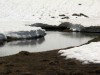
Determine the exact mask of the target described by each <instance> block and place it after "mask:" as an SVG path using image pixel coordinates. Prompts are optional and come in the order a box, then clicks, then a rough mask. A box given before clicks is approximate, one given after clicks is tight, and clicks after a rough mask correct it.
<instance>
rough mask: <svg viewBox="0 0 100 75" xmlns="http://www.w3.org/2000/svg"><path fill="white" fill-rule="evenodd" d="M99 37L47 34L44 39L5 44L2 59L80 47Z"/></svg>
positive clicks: (0, 52)
mask: <svg viewBox="0 0 100 75" xmlns="http://www.w3.org/2000/svg"><path fill="white" fill-rule="evenodd" d="M97 36H99V35H98V34H97V33H76V32H53V31H52V32H47V35H46V36H45V37H44V38H40V39H35V40H20V41H12V42H5V43H4V44H3V45H1V46H0V57H2V56H8V55H13V54H16V53H18V52H20V51H29V52H43V51H49V50H53V49H59V48H66V47H70V46H78V45H81V44H84V43H86V42H88V41H89V40H91V39H93V38H95V37H97Z"/></svg>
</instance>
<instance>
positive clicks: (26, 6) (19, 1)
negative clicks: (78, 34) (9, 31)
mask: <svg viewBox="0 0 100 75" xmlns="http://www.w3.org/2000/svg"><path fill="white" fill-rule="evenodd" d="M99 6H100V0H0V21H4V22H5V21H9V22H12V21H13V22H14V21H24V22H26V21H27V22H30V23H46V24H50V25H59V24H60V23H62V22H71V23H74V24H82V25H85V26H90V25H100V14H99V13H100V9H99ZM80 13H81V14H84V15H87V16H88V18H87V17H85V16H78V17H77V16H73V14H80Z"/></svg>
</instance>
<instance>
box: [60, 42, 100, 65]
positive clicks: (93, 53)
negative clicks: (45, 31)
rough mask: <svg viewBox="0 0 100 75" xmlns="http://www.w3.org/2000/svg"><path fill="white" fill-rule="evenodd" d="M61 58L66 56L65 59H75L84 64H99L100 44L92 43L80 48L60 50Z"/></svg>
mask: <svg viewBox="0 0 100 75" xmlns="http://www.w3.org/2000/svg"><path fill="white" fill-rule="evenodd" d="M59 53H61V56H66V59H72V58H75V59H77V60H80V61H82V62H83V63H84V64H88V63H90V62H92V63H100V42H92V43H90V44H87V45H83V46H80V47H74V48H71V49H66V50H60V51H59Z"/></svg>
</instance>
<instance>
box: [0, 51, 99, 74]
mask: <svg viewBox="0 0 100 75" xmlns="http://www.w3.org/2000/svg"><path fill="white" fill-rule="evenodd" d="M58 51H59V50H54V51H47V52H39V53H29V52H24V51H22V52H20V53H18V54H16V55H12V56H7V57H0V75H99V74H100V64H87V65H84V64H82V63H81V62H80V61H77V60H75V59H68V60H65V57H62V56H60V54H59V53H58Z"/></svg>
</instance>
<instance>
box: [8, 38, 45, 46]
mask: <svg viewBox="0 0 100 75" xmlns="http://www.w3.org/2000/svg"><path fill="white" fill-rule="evenodd" d="M44 41H45V38H44V37H42V38H39V39H32V40H19V41H12V42H8V43H7V44H8V45H9V46H36V45H38V44H42V43H43V42H44Z"/></svg>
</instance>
